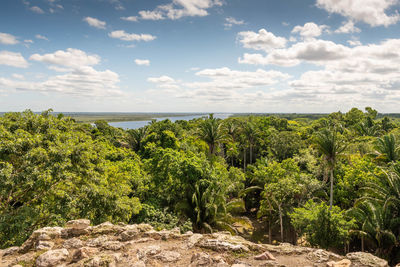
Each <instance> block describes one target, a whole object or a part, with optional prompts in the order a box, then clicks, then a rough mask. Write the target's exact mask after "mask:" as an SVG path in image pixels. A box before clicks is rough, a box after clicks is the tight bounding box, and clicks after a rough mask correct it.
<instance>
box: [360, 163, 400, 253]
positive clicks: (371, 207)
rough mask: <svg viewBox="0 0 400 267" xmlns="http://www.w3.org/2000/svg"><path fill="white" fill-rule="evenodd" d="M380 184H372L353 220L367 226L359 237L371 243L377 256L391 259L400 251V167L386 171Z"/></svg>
mask: <svg viewBox="0 0 400 267" xmlns="http://www.w3.org/2000/svg"><path fill="white" fill-rule="evenodd" d="M380 178H381V180H380V182H378V183H377V182H375V183H368V184H367V185H366V186H365V187H364V188H363V191H364V193H365V194H364V196H362V197H361V198H360V199H358V200H357V201H356V203H355V208H354V209H353V216H354V217H356V218H357V221H360V222H363V224H362V225H361V226H360V229H359V230H357V233H359V234H362V236H363V237H365V238H367V239H369V240H371V241H372V242H373V243H374V244H375V246H376V253H377V254H378V255H379V256H381V257H389V256H390V254H391V253H392V251H393V249H395V248H396V247H397V250H399V249H400V244H399V240H398V238H397V237H396V236H399V231H400V166H399V165H391V166H390V167H389V168H388V169H386V170H384V175H383V176H382V177H380Z"/></svg>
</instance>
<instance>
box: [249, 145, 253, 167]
mask: <svg viewBox="0 0 400 267" xmlns="http://www.w3.org/2000/svg"><path fill="white" fill-rule="evenodd" d="M249 163H250V164H252V163H253V146H252V145H251V144H250V162H249Z"/></svg>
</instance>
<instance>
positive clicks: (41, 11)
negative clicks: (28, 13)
mask: <svg viewBox="0 0 400 267" xmlns="http://www.w3.org/2000/svg"><path fill="white" fill-rule="evenodd" d="M29 9H30V10H32V11H33V12H35V13H37V14H44V11H43V9H41V8H40V7H38V6H33V7H30V8H29Z"/></svg>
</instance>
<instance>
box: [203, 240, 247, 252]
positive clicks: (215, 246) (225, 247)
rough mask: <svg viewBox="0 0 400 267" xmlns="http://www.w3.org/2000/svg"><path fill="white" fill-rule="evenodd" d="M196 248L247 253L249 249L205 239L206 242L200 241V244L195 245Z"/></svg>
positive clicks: (239, 245)
mask: <svg viewBox="0 0 400 267" xmlns="http://www.w3.org/2000/svg"><path fill="white" fill-rule="evenodd" d="M197 246H199V247H201V248H207V249H211V250H214V251H234V252H238V251H239V252H240V251H241V252H248V251H249V248H248V247H246V246H244V245H241V244H238V245H235V244H231V243H228V242H224V241H220V240H217V239H206V240H202V241H201V242H199V243H198V244H197Z"/></svg>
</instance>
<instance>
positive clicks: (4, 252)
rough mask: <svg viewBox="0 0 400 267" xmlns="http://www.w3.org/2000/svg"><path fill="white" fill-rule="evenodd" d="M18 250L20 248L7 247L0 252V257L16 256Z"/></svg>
mask: <svg viewBox="0 0 400 267" xmlns="http://www.w3.org/2000/svg"><path fill="white" fill-rule="evenodd" d="M19 250H20V247H9V248H6V249H3V250H0V251H1V252H0V257H1V256H3V257H5V256H8V255H13V254H16V253H17V252H18V251H19Z"/></svg>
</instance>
